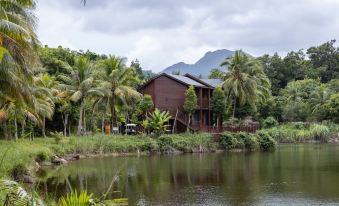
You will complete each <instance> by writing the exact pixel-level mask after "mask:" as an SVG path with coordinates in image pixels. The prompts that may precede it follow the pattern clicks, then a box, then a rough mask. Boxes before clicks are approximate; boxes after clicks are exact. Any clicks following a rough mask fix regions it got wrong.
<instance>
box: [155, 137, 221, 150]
mask: <svg viewBox="0 0 339 206" xmlns="http://www.w3.org/2000/svg"><path fill="white" fill-rule="evenodd" d="M157 143H158V145H159V149H160V151H162V152H173V151H181V152H202V151H214V150H215V148H216V145H215V143H214V141H213V138H212V136H211V135H210V134H207V133H200V134H189V133H188V134H177V135H162V136H160V137H159V138H158V139H157Z"/></svg>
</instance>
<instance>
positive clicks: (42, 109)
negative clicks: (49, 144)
mask: <svg viewBox="0 0 339 206" xmlns="http://www.w3.org/2000/svg"><path fill="white" fill-rule="evenodd" d="M57 87H58V82H56V81H55V78H54V77H51V76H49V75H48V74H41V75H39V76H37V77H35V78H34V86H33V87H32V94H33V102H34V104H35V111H36V113H37V115H39V117H40V118H41V131H42V136H43V137H46V118H48V119H51V118H52V116H53V113H54V108H55V104H54V103H55V102H56V101H57V98H58V95H59V91H58V90H57Z"/></svg>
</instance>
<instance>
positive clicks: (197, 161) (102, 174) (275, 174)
mask: <svg viewBox="0 0 339 206" xmlns="http://www.w3.org/2000/svg"><path fill="white" fill-rule="evenodd" d="M39 174H40V176H41V179H42V182H41V185H40V188H41V190H42V192H44V193H48V194H49V195H56V196H60V195H62V194H65V193H67V192H69V188H70V187H69V186H68V185H69V184H70V185H72V187H74V188H76V189H78V190H83V189H87V190H88V192H90V193H94V194H95V195H96V196H100V195H101V194H103V193H104V192H106V190H107V189H108V188H109V186H110V184H111V183H112V180H113V178H114V177H117V178H116V179H115V182H114V184H113V189H112V190H111V191H110V193H109V198H120V197H125V198H128V201H129V205H339V145H335V144H332V145H331V144H325V145H317V144H307V145H280V146H279V147H278V148H277V150H276V151H274V152H267V153H265V152H232V153H213V154H183V155H154V156H140V157H136V156H135V157H95V158H88V159H82V160H79V161H75V162H73V163H71V164H69V165H68V166H65V167H59V168H57V169H53V170H52V169H49V170H45V171H41V172H40V173H39Z"/></svg>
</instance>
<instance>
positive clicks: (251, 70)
mask: <svg viewBox="0 0 339 206" xmlns="http://www.w3.org/2000/svg"><path fill="white" fill-rule="evenodd" d="M221 66H228V71H229V72H226V73H225V74H224V76H223V80H224V82H223V83H222V86H223V89H224V91H225V94H226V97H228V98H231V99H233V117H234V116H235V110H236V105H237V104H239V105H240V106H243V105H244V104H246V103H248V104H250V105H254V103H255V102H256V101H257V100H259V101H264V100H266V98H267V97H268V96H269V95H270V82H269V80H268V78H267V77H266V75H265V73H264V70H263V68H262V66H261V65H260V64H259V62H258V61H256V60H255V59H253V58H250V57H248V56H247V55H246V54H244V53H243V52H242V51H241V50H238V51H236V52H235V54H234V56H233V57H232V58H228V59H226V60H225V61H223V62H222V63H221Z"/></svg>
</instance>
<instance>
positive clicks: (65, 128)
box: [62, 114, 68, 137]
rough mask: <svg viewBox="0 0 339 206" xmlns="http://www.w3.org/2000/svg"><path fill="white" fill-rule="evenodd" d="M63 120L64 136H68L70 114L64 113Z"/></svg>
mask: <svg viewBox="0 0 339 206" xmlns="http://www.w3.org/2000/svg"><path fill="white" fill-rule="evenodd" d="M62 121H63V125H64V136H65V137H66V136H67V124H68V114H65V116H64V115H62Z"/></svg>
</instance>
